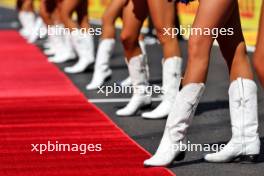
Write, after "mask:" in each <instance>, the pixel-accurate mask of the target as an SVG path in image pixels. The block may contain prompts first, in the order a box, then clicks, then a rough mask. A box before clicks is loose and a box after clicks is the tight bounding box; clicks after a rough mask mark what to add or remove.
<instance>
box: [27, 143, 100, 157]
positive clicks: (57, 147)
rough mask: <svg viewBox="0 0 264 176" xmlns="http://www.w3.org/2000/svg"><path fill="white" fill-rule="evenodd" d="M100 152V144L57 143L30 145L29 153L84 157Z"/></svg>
mask: <svg viewBox="0 0 264 176" xmlns="http://www.w3.org/2000/svg"><path fill="white" fill-rule="evenodd" d="M102 150H103V148H102V144H63V143H60V142H59V141H56V142H52V141H47V143H43V144H31V152H36V153H39V154H40V155H42V154H44V153H46V152H78V153H79V154H81V155H85V154H87V152H101V151H102Z"/></svg>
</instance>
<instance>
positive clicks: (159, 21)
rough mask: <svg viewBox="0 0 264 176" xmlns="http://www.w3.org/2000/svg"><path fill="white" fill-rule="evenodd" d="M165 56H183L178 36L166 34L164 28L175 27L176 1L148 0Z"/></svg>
mask: <svg viewBox="0 0 264 176" xmlns="http://www.w3.org/2000/svg"><path fill="white" fill-rule="evenodd" d="M147 1H148V6H149V11H150V15H151V18H152V20H153V23H154V27H155V29H156V31H157V37H158V39H159V41H160V43H161V45H162V47H163V55H164V58H165V59H166V58H170V57H173V56H181V53H180V48H179V44H178V40H177V38H173V37H172V36H169V35H164V28H175V3H174V2H173V1H168V0H155V1H153V0H147Z"/></svg>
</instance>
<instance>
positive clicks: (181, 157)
mask: <svg viewBox="0 0 264 176" xmlns="http://www.w3.org/2000/svg"><path fill="white" fill-rule="evenodd" d="M185 154H186V152H181V153H179V155H178V156H177V157H176V158H175V159H174V161H182V160H184V158H185Z"/></svg>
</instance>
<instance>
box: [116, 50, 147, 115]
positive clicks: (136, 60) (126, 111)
mask: <svg viewBox="0 0 264 176" xmlns="http://www.w3.org/2000/svg"><path fill="white" fill-rule="evenodd" d="M144 57H146V56H145V55H139V56H135V57H133V58H131V59H130V61H129V62H128V71H129V75H130V77H131V80H132V83H133V91H134V92H133V96H132V98H131V100H130V101H129V103H128V104H127V106H126V107H124V108H123V109H120V110H118V111H117V112H116V114H117V115H118V116H131V115H134V114H135V113H136V112H137V111H138V110H139V109H140V108H142V107H144V106H147V105H150V104H151V95H149V94H147V86H148V73H147V72H148V70H147V66H146V62H145V58H144Z"/></svg>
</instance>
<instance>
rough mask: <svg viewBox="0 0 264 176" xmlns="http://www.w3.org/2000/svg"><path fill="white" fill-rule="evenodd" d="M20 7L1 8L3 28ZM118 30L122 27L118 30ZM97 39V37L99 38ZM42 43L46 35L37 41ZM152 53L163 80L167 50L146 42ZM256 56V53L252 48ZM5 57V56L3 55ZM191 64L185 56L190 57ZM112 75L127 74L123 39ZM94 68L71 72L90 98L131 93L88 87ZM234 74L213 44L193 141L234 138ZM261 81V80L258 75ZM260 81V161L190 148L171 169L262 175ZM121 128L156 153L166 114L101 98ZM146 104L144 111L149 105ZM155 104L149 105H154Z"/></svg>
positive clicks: (262, 96)
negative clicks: (222, 158)
mask: <svg viewBox="0 0 264 176" xmlns="http://www.w3.org/2000/svg"><path fill="white" fill-rule="evenodd" d="M18 26H19V25H18V23H17V22H16V15H15V12H14V11H12V10H7V9H3V8H0V29H11V28H13V29H17V28H18ZM117 36H118V31H117ZM95 43H96V46H97V44H98V38H97V39H96V41H95ZM37 44H38V45H39V46H40V47H41V46H42V44H43V41H39V42H38V43H37ZM180 45H181V49H182V52H183V57H184V58H187V49H186V48H187V42H186V41H181V42H180ZM147 53H148V57H149V64H150V76H151V83H153V84H160V83H161V58H162V52H161V48H160V46H159V45H158V44H155V45H149V46H147ZM250 56H252V53H250ZM1 59H4V58H1ZM72 64H74V62H69V63H65V64H60V65H57V66H58V67H59V68H61V69H62V70H63V68H64V67H65V66H69V65H72ZM185 65H186V61H185ZM111 68H112V69H113V75H112V77H111V79H110V80H109V81H108V82H107V83H106V85H113V83H117V82H119V81H121V80H122V79H124V78H126V77H127V75H128V73H127V67H126V65H125V62H124V59H123V49H122V45H121V43H120V42H118V44H117V45H116V48H115V51H114V55H113V58H112V60H111ZM92 71H93V70H92V68H91V69H88V70H87V71H86V72H85V73H82V74H77V75H67V76H68V77H69V78H70V79H71V80H72V81H73V83H74V84H75V85H76V86H77V87H78V88H79V89H80V90H81V91H82V92H83V93H84V94H85V96H86V97H87V99H93V100H94V99H101V100H102V99H106V98H115V99H116V98H121V99H122V98H128V97H130V95H124V94H111V95H109V96H108V97H106V96H105V95H104V94H98V93H97V91H87V90H85V86H86V85H87V84H88V83H89V81H90V80H91V78H92ZM228 80H229V78H228V71H227V67H226V65H225V63H224V61H223V59H222V56H221V53H220V51H219V49H218V48H217V47H214V48H213V49H212V53H211V62H210V69H209V73H208V80H207V83H206V91H205V94H204V96H203V98H202V100H201V103H200V104H199V106H198V110H197V112H196V114H195V118H194V121H193V124H192V126H191V127H190V129H189V131H188V140H189V141H190V142H191V143H192V144H202V145H203V144H210V145H213V144H221V143H226V142H228V141H229V139H230V137H231V128H230V118H229V107H228V106H229V104H228V93H227V92H228V87H229V81H228ZM257 82H258V81H257ZM258 85H259V92H258V97H259V122H260V125H259V133H260V136H261V143H262V147H261V156H260V159H259V162H258V163H257V164H238V163H225V164H212V163H206V162H204V161H203V160H202V158H203V155H204V154H205V153H206V152H202V151H201V152H197V151H196V152H188V153H187V156H186V158H185V160H184V161H182V162H177V163H175V164H174V165H173V166H172V167H171V168H170V169H171V170H172V171H173V172H174V173H176V174H177V176H205V175H209V176H212V175H214V176H251V175H254V176H263V175H264V174H263V167H264V163H263V162H264V148H263V144H264V109H263V107H264V92H263V89H262V88H261V87H260V84H259V82H258ZM96 105H97V106H98V107H99V108H101V109H102V110H103V111H104V112H105V113H106V114H107V115H108V116H109V117H110V118H111V119H112V120H113V121H114V122H115V123H116V124H117V125H118V126H119V127H120V128H122V129H123V130H124V131H125V132H126V133H127V134H128V135H129V136H130V137H131V138H133V139H134V140H135V141H136V142H138V143H139V144H140V145H141V146H142V147H144V148H145V149H146V150H148V151H149V152H150V153H152V154H153V153H154V152H155V151H156V148H157V147H158V144H159V142H160V139H161V136H162V133H163V129H164V126H165V122H166V120H165V119H163V120H144V119H142V118H141V117H140V115H139V114H138V115H136V116H132V117H117V116H116V115H115V111H116V110H117V109H118V108H120V107H123V106H125V105H126V103H125V102H115V103H107V102H106V103H96ZM157 105H158V102H154V103H153V105H152V107H153V108H154V107H156V106H157ZM147 110H148V109H146V110H145V111H147ZM149 110H150V109H149Z"/></svg>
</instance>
